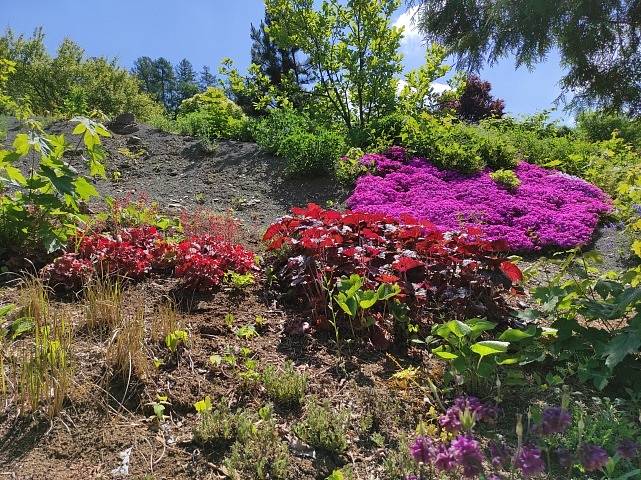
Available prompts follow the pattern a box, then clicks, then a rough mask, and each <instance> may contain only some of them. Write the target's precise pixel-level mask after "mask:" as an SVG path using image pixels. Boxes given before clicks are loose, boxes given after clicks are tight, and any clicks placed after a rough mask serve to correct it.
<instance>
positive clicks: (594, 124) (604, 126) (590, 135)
mask: <svg viewBox="0 0 641 480" xmlns="http://www.w3.org/2000/svg"><path fill="white" fill-rule="evenodd" d="M576 131H577V134H578V135H579V137H581V138H584V139H586V140H589V141H591V142H599V141H603V140H609V139H610V138H612V134H613V133H614V132H616V134H617V136H619V137H621V138H622V139H623V140H624V141H625V142H626V143H629V144H631V145H634V146H635V147H636V148H640V147H641V121H640V120H639V119H638V118H637V119H634V118H630V117H627V116H625V115H623V114H620V113H605V112H590V111H586V112H581V113H580V114H579V115H578V116H577V118H576Z"/></svg>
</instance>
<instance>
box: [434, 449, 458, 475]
mask: <svg viewBox="0 0 641 480" xmlns="http://www.w3.org/2000/svg"><path fill="white" fill-rule="evenodd" d="M434 466H435V467H436V468H437V469H438V470H441V471H443V472H450V471H452V470H454V468H455V467H456V459H455V458H454V455H453V453H452V450H451V449H449V448H447V446H445V445H443V444H441V445H439V447H438V450H437V451H436V458H435V459H434Z"/></svg>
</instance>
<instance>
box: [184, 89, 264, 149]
mask: <svg viewBox="0 0 641 480" xmlns="http://www.w3.org/2000/svg"><path fill="white" fill-rule="evenodd" d="M176 127H177V130H178V131H179V132H180V133H182V134H187V135H192V136H195V137H199V138H206V139H221V138H226V139H233V140H251V135H250V131H249V119H248V118H247V117H246V116H245V114H244V113H243V111H242V109H241V108H240V107H239V106H238V105H236V104H235V103H234V102H232V101H231V100H229V99H228V98H227V97H226V96H225V93H224V92H223V91H222V90H221V89H219V88H214V87H209V88H208V89H207V90H206V91H204V92H203V93H197V94H196V95H194V96H193V97H191V98H188V99H187V100H185V101H183V102H182V103H181V104H180V107H179V109H178V116H177V117H176Z"/></svg>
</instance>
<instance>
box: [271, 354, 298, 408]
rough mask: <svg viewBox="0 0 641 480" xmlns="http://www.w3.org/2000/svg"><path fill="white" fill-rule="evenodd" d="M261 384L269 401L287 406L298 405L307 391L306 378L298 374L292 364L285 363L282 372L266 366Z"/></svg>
mask: <svg viewBox="0 0 641 480" xmlns="http://www.w3.org/2000/svg"><path fill="white" fill-rule="evenodd" d="M262 382H263V386H264V387H265V391H266V392H267V396H268V397H269V398H270V400H273V401H274V402H276V403H279V404H281V405H287V406H295V405H298V404H299V403H300V402H301V400H302V399H303V396H304V395H305V390H306V389H307V376H306V375H304V374H300V373H298V372H297V371H296V369H295V368H294V365H293V363H292V362H287V364H286V365H285V368H284V369H282V370H277V369H276V368H274V367H273V366H268V367H267V368H265V371H264V372H263V375H262Z"/></svg>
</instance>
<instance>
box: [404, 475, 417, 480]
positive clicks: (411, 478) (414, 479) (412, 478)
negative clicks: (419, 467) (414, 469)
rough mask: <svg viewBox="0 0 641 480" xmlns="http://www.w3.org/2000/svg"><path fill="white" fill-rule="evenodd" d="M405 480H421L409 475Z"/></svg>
mask: <svg viewBox="0 0 641 480" xmlns="http://www.w3.org/2000/svg"><path fill="white" fill-rule="evenodd" d="M405 480H419V479H418V477H417V476H416V475H408V476H407V477H405Z"/></svg>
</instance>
